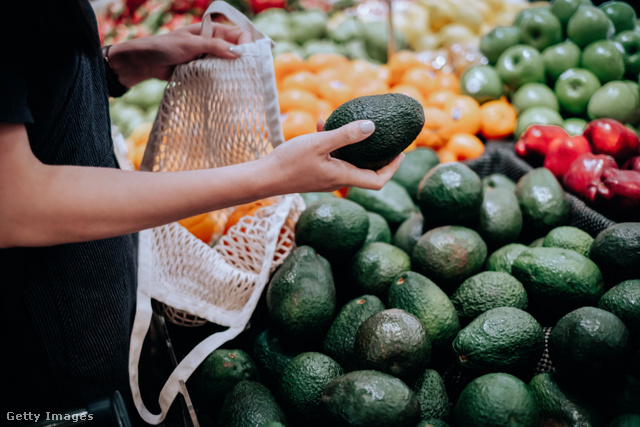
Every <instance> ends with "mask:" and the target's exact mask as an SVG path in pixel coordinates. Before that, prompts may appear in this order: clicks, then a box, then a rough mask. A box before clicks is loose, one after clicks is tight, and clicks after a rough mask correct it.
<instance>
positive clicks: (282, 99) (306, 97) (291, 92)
mask: <svg viewBox="0 0 640 427" xmlns="http://www.w3.org/2000/svg"><path fill="white" fill-rule="evenodd" d="M278 102H279V103H280V112H281V113H287V112H289V111H291V110H305V111H308V112H309V113H311V114H314V115H315V114H317V113H318V98H317V97H316V95H315V94H314V93H312V92H309V91H307V90H302V89H286V90H283V91H281V92H280V93H279V94H278Z"/></svg>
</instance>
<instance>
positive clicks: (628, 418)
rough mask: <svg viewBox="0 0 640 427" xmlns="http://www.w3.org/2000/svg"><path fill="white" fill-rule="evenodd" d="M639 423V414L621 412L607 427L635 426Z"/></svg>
mask: <svg viewBox="0 0 640 427" xmlns="http://www.w3.org/2000/svg"><path fill="white" fill-rule="evenodd" d="M638 425H640V414H623V415H618V416H617V417H615V418H614V419H613V420H611V422H610V423H609V424H607V427H635V426H638Z"/></svg>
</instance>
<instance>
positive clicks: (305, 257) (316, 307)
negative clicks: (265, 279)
mask: <svg viewBox="0 0 640 427" xmlns="http://www.w3.org/2000/svg"><path fill="white" fill-rule="evenodd" d="M266 302H267V309H268V311H269V318H270V319H271V321H272V323H273V325H274V327H275V328H276V329H277V330H279V331H281V333H282V334H283V335H285V336H287V338H291V339H309V338H310V337H312V336H313V335H314V334H317V333H325V331H326V328H328V327H329V325H330V324H331V321H332V320H333V315H334V312H335V309H336V288H335V285H334V281H333V273H332V271H331V265H330V264H329V261H327V260H326V259H325V258H323V257H322V256H321V255H319V254H318V253H317V252H316V251H315V250H314V249H313V248H312V247H310V246H298V247H297V248H295V249H294V250H293V251H292V252H291V253H290V254H289V255H288V256H287V258H286V259H285V260H284V262H283V263H282V265H281V266H280V267H279V268H278V269H277V270H276V272H275V273H274V274H273V276H272V278H271V280H270V281H269V285H268V287H267V296H266Z"/></svg>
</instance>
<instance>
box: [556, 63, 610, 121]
mask: <svg viewBox="0 0 640 427" xmlns="http://www.w3.org/2000/svg"><path fill="white" fill-rule="evenodd" d="M599 88H600V80H598V77H596V75H595V74H593V73H592V72H591V71H589V70H587V69H584V68H569V69H568V70H567V71H565V72H564V73H562V74H560V77H558V80H556V85H555V88H554V90H555V93H556V96H557V97H558V102H559V103H560V107H561V108H562V111H564V112H567V113H569V114H571V115H582V114H584V113H585V112H586V111H587V105H588V104H589V99H591V96H592V95H593V94H594V93H595V91H596V90H598V89H599Z"/></svg>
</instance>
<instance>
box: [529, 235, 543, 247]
mask: <svg viewBox="0 0 640 427" xmlns="http://www.w3.org/2000/svg"><path fill="white" fill-rule="evenodd" d="M543 242H544V236H543V237H538V238H537V239H535V240H534V241H533V242H531V243H529V247H530V248H541V247H542V243H543Z"/></svg>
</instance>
